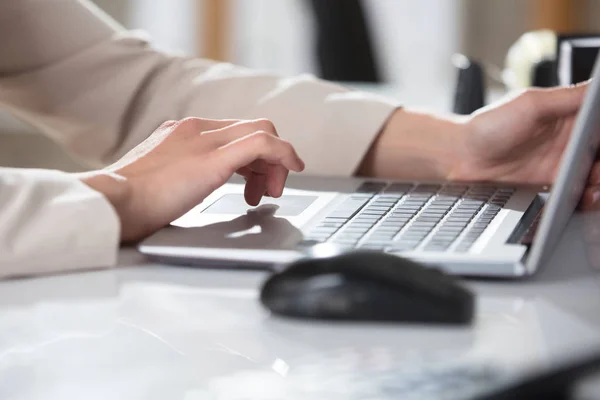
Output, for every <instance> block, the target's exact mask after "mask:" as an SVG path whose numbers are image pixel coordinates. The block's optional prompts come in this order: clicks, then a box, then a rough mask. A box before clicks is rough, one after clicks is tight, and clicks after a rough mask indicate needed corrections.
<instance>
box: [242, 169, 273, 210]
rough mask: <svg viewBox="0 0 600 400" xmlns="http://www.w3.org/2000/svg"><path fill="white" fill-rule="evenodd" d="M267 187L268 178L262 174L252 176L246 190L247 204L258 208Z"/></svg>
mask: <svg viewBox="0 0 600 400" xmlns="http://www.w3.org/2000/svg"><path fill="white" fill-rule="evenodd" d="M266 187H267V176H266V175H261V174H254V173H253V174H251V175H250V177H249V178H248V182H246V187H245V188H244V198H245V199H246V203H248V204H249V205H251V206H257V205H258V204H259V203H260V201H261V200H262V197H263V195H264V194H265V190H266Z"/></svg>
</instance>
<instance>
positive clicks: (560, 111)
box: [530, 82, 589, 118]
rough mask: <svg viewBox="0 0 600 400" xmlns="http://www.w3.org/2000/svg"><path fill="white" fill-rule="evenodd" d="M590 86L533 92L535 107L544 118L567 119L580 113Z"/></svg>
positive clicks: (532, 99) (586, 84) (584, 84)
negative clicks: (566, 117)
mask: <svg viewBox="0 0 600 400" xmlns="http://www.w3.org/2000/svg"><path fill="white" fill-rule="evenodd" d="M588 86H589V84H588V83H587V82H586V83H583V84H579V85H576V86H571V87H562V88H556V89H544V90H534V91H531V92H530V93H532V95H530V97H531V101H532V104H533V106H534V107H535V108H536V109H538V110H539V112H540V113H541V116H542V117H554V118H556V117H565V116H569V115H573V114H575V113H577V112H578V111H579V108H580V107H581V104H582V103H583V99H584V97H585V93H586V91H587V89H588Z"/></svg>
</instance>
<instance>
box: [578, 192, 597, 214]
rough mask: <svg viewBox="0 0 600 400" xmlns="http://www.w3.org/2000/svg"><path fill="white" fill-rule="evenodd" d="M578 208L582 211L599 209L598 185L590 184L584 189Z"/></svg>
mask: <svg viewBox="0 0 600 400" xmlns="http://www.w3.org/2000/svg"><path fill="white" fill-rule="evenodd" d="M579 208H581V209H582V210H584V211H592V210H600V186H590V187H588V188H586V189H585V191H584V192H583V196H582V197H581V201H580V203H579Z"/></svg>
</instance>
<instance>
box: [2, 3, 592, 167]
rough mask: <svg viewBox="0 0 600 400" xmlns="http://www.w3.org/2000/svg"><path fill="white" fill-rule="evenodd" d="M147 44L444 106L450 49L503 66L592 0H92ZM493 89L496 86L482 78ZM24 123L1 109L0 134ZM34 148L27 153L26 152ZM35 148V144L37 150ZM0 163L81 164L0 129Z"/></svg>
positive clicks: (19, 129) (20, 129)
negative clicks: (514, 50)
mask: <svg viewBox="0 0 600 400" xmlns="http://www.w3.org/2000/svg"><path fill="white" fill-rule="evenodd" d="M94 2H95V3H96V4H97V5H98V6H99V7H101V8H102V9H104V10H105V11H106V12H107V13H108V14H110V15H111V16H112V17H114V18H115V19H116V20H118V21H119V22H120V23H122V24H123V25H124V26H125V27H127V28H129V29H141V30H144V31H146V32H148V33H149V35H150V36H151V37H152V39H153V43H154V45H155V47H157V48H159V49H163V50H166V51H170V52H180V53H183V54H187V55H191V56H199V57H207V58H212V59H217V60H221V61H227V62H232V63H235V64H240V65H244V66H248V67H252V68H259V69H266V70H272V71H275V72H278V73H281V74H297V73H312V74H315V75H317V76H320V77H322V78H325V79H331V80H336V81H343V82H350V84H354V83H355V84H356V85H357V86H361V85H365V82H366V87H374V85H373V83H376V84H377V86H378V87H379V88H380V90H381V91H384V92H385V93H386V94H390V95H392V96H395V97H398V98H400V99H401V101H402V102H403V103H405V104H407V105H414V106H421V107H426V108H432V109H435V110H437V111H449V109H450V106H451V102H452V100H453V99H452V95H453V90H454V86H455V83H456V77H457V71H456V68H455V67H454V66H453V65H452V62H451V59H452V55H453V54H455V53H456V52H460V53H463V54H466V55H468V56H470V57H473V58H475V59H477V60H481V61H483V62H484V63H485V64H486V66H487V67H488V75H494V74H493V73H492V72H490V71H495V72H496V73H498V72H499V71H500V70H502V69H503V68H504V67H505V60H506V57H507V52H508V50H509V48H510V47H511V46H512V45H513V44H514V43H515V41H517V39H519V38H520V37H521V35H523V34H524V33H525V32H528V31H532V30H539V29H551V30H554V31H557V32H600V18H597V16H600V0H362V1H360V0H95V1H94ZM488 79H489V81H490V84H491V85H492V86H501V85H500V83H499V82H498V74H496V80H494V79H490V78H489V76H488ZM28 131H30V130H29V129H28V128H27V127H24V126H23V125H20V124H18V123H15V121H13V120H11V119H10V118H7V117H6V116H0V133H1V132H11V133H24V132H28ZM32 149H33V150H32ZM38 149H43V152H42V150H39V151H36V150H38ZM0 164H2V165H13V166H35V167H40V166H41V167H48V166H50V167H57V168H62V169H66V170H73V169H79V168H80V166H78V165H76V164H74V163H72V162H71V161H70V160H68V159H67V158H65V156H64V154H62V153H60V152H57V150H56V149H55V148H54V147H52V145H51V144H50V143H48V142H47V141H44V139H40V138H39V137H37V135H28V136H25V135H21V134H19V135H12V137H10V138H9V137H8V136H6V135H2V134H0Z"/></svg>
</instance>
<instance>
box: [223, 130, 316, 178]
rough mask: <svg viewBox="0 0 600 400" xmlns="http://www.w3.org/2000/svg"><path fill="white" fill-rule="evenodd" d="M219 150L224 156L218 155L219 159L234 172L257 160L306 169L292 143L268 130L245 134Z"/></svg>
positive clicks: (296, 168) (296, 169)
mask: <svg viewBox="0 0 600 400" xmlns="http://www.w3.org/2000/svg"><path fill="white" fill-rule="evenodd" d="M218 150H219V151H221V152H222V157H218V159H219V160H221V161H222V162H224V163H226V166H227V167H228V168H230V169H231V171H232V172H234V171H237V170H238V169H240V168H242V167H244V166H246V165H250V164H251V163H253V162H254V161H257V160H263V161H266V162H267V163H269V164H274V165H281V166H283V167H285V168H286V169H288V170H291V171H296V172H301V171H303V170H304V162H303V161H302V159H300V157H299V156H298V154H297V153H296V150H294V148H293V147H292V145H291V144H290V143H288V142H286V141H284V140H282V139H280V138H278V137H275V136H273V135H271V134H269V133H267V132H256V133H253V134H251V135H248V136H244V137H242V138H241V139H238V140H235V141H233V142H231V143H229V144H227V145H226V146H223V147H221V148H219V149H218Z"/></svg>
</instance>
